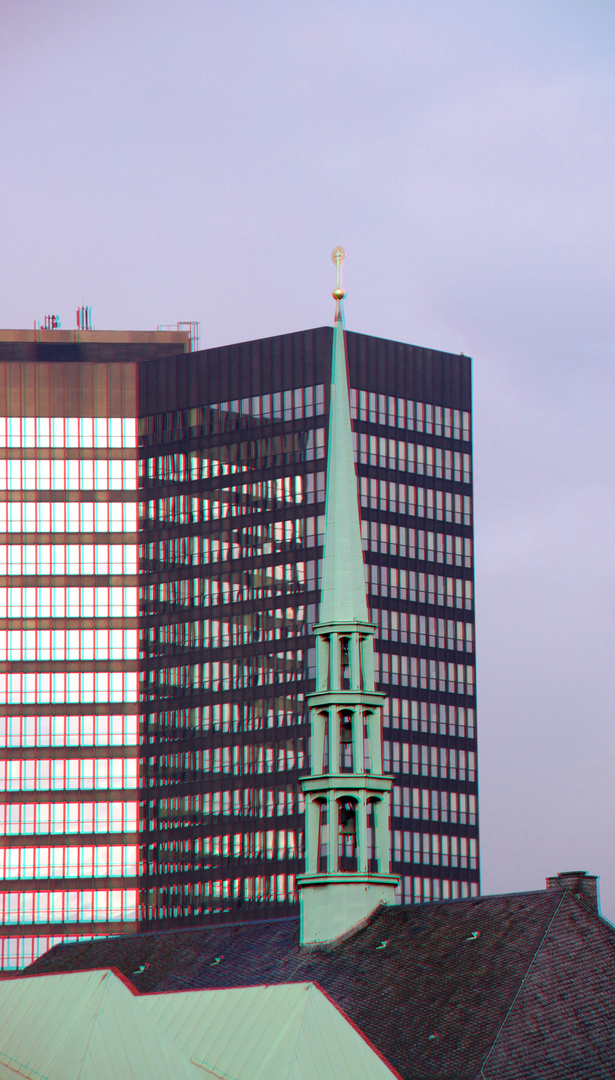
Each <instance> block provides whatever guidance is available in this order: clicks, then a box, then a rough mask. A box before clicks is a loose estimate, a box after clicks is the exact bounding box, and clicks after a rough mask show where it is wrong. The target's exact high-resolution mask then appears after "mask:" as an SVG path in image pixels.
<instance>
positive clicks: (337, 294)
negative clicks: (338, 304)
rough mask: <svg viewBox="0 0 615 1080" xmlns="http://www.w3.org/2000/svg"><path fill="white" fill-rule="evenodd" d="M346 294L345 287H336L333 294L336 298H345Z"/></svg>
mask: <svg viewBox="0 0 615 1080" xmlns="http://www.w3.org/2000/svg"><path fill="white" fill-rule="evenodd" d="M345 295H346V290H345V289H334V290H333V293H332V296H333V299H334V300H343V299H344V297H345Z"/></svg>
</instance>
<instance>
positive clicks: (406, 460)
mask: <svg viewBox="0 0 615 1080" xmlns="http://www.w3.org/2000/svg"><path fill="white" fill-rule="evenodd" d="M353 443H354V456H355V462H357V464H361V465H371V466H372V467H373V468H375V469H377V468H380V469H395V470H398V471H399V472H412V473H416V474H417V475H418V476H435V477H437V479H438V480H452V481H454V482H455V483H457V484H471V483H472V457H471V455H470V454H462V453H459V452H458V451H457V450H442V449H441V448H440V447H439V446H436V447H433V446H424V445H423V444H422V443H414V442H402V441H401V439H386V438H383V436H382V435H381V436H378V435H366V434H365V433H364V432H361V433H360V434H358V435H357V434H355V435H354V437H353Z"/></svg>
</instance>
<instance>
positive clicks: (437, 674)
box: [374, 652, 474, 695]
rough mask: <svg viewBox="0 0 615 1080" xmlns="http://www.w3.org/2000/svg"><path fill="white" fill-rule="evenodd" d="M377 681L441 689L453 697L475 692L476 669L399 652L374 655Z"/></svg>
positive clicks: (416, 687) (424, 688)
mask: <svg viewBox="0 0 615 1080" xmlns="http://www.w3.org/2000/svg"><path fill="white" fill-rule="evenodd" d="M374 675H375V677H376V682H380V683H392V684H393V686H411V687H412V688H413V689H419V688H420V689H421V690H427V689H430V690H441V691H443V692H445V693H446V692H448V693H449V694H468V695H472V694H473V693H474V668H473V667H472V665H471V664H455V663H451V662H449V663H447V662H446V661H445V660H426V659H424V658H422V657H421V658H418V657H416V656H398V655H397V654H396V653H377V652H376V653H374Z"/></svg>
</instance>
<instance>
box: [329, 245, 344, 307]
mask: <svg viewBox="0 0 615 1080" xmlns="http://www.w3.org/2000/svg"><path fill="white" fill-rule="evenodd" d="M345 258H346V252H345V251H344V249H343V247H336V248H334V249H333V251H332V252H331V262H334V263H335V265H336V267H337V284H336V286H335V288H334V290H333V299H334V300H337V301H338V303H339V301H340V300H343V299H344V297H345V295H346V290H345V289H344V288H343V287H342V263H343V261H344V259H345Z"/></svg>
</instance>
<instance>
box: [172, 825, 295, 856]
mask: <svg viewBox="0 0 615 1080" xmlns="http://www.w3.org/2000/svg"><path fill="white" fill-rule="evenodd" d="M302 838H303V834H302V833H297V832H295V830H294V829H267V830H266V831H259V832H244V833H231V834H226V835H224V836H205V837H197V839H196V840H195V843H194V850H195V853H196V854H197V855H199V854H200V855H205V856H207V855H219V856H222V857H223V858H230V857H231V856H232V857H234V858H236V859H244V860H250V859H296V858H300V857H301V856H302V854H303V842H302ZM160 848H162V845H160ZM160 848H159V855H160ZM169 854H170V855H171V856H172V854H173V853H172V852H170V853H169ZM178 857H181V856H180V853H179V852H178Z"/></svg>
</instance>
